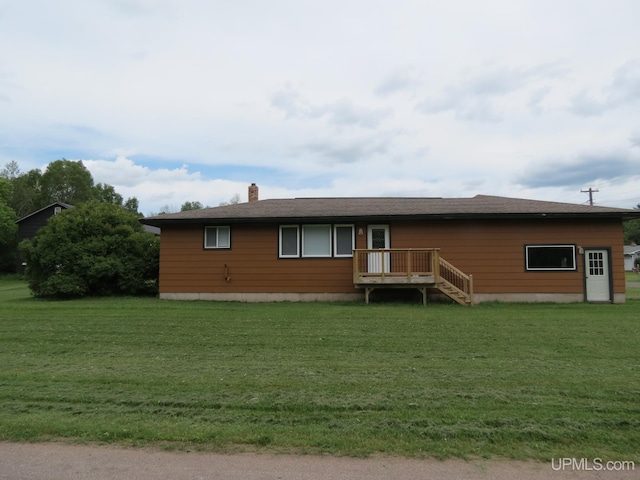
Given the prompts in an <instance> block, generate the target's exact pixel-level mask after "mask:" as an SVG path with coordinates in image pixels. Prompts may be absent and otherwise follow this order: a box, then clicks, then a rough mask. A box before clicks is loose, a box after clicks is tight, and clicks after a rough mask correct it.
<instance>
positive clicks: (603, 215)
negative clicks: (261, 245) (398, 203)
mask: <svg viewBox="0 0 640 480" xmlns="http://www.w3.org/2000/svg"><path fill="white" fill-rule="evenodd" d="M625 213H626V212H625ZM625 213H622V212H588V213H572V212H568V213H437V214H410V215H352V216H345V215H318V216H295V217H288V216H273V217H215V218H214V217H206V218H166V219H164V218H153V219H146V218H141V219H140V222H141V223H143V224H145V225H151V226H154V227H162V226H163V225H193V224H196V225H210V224H221V223H229V224H238V223H302V222H313V223H320V222H332V223H336V222H344V223H355V222H390V221H394V220H396V221H397V220H401V221H416V220H544V219H562V220H567V219H582V220H584V219H621V220H624V221H626V220H632V219H635V218H640V212H639V213H638V215H637V216H635V215H627V214H625Z"/></svg>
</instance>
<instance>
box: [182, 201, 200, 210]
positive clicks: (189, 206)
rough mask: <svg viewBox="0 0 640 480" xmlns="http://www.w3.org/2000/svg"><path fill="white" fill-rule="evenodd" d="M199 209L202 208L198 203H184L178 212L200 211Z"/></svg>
mask: <svg viewBox="0 0 640 480" xmlns="http://www.w3.org/2000/svg"><path fill="white" fill-rule="evenodd" d="M201 208H203V207H202V204H201V203H200V202H197V201H196V202H184V203H183V204H182V207H180V211H181V212H186V211H187V210H200V209H201Z"/></svg>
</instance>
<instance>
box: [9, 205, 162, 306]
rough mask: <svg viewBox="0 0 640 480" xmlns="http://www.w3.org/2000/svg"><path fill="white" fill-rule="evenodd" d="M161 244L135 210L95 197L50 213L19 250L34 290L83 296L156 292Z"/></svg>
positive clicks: (39, 292) (37, 292)
mask: <svg viewBox="0 0 640 480" xmlns="http://www.w3.org/2000/svg"><path fill="white" fill-rule="evenodd" d="M159 246H160V242H159V239H158V238H157V237H156V236H154V235H153V234H151V233H147V232H145V231H144V230H143V228H142V225H141V224H140V222H138V215H137V214H135V213H132V212H128V211H126V210H125V209H124V208H123V207H121V206H119V205H115V204H111V203H99V202H97V201H95V200H94V201H90V202H86V203H83V204H80V205H78V206H76V207H75V208H72V209H69V210H64V211H63V212H62V213H60V214H59V215H56V216H55V217H53V218H51V219H50V220H49V223H48V225H47V226H45V227H43V228H42V229H40V231H39V232H38V234H37V235H36V236H35V237H34V238H33V239H32V240H25V241H24V242H22V243H21V245H20V249H21V251H22V253H23V256H24V258H25V260H26V262H27V267H26V272H25V275H26V278H27V281H28V283H29V287H30V288H31V291H32V292H33V293H34V295H36V296H43V297H81V296H94V295H138V294H155V293H157V284H158V283H157V282H158V264H159Z"/></svg>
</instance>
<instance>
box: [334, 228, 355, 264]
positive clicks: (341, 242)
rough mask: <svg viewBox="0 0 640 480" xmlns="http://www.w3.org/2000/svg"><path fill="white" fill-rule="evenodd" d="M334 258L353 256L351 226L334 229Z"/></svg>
mask: <svg viewBox="0 0 640 480" xmlns="http://www.w3.org/2000/svg"><path fill="white" fill-rule="evenodd" d="M334 236H335V240H334V243H335V249H336V253H335V256H336V257H352V256H353V245H354V243H355V242H354V236H353V225H336V226H335V229H334Z"/></svg>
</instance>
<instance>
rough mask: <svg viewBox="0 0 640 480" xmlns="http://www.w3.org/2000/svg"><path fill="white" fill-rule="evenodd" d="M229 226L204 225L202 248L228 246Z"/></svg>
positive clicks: (229, 243) (229, 241)
mask: <svg viewBox="0 0 640 480" xmlns="http://www.w3.org/2000/svg"><path fill="white" fill-rule="evenodd" d="M230 247H231V228H230V227H206V228H205V229H204V248H230Z"/></svg>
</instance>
